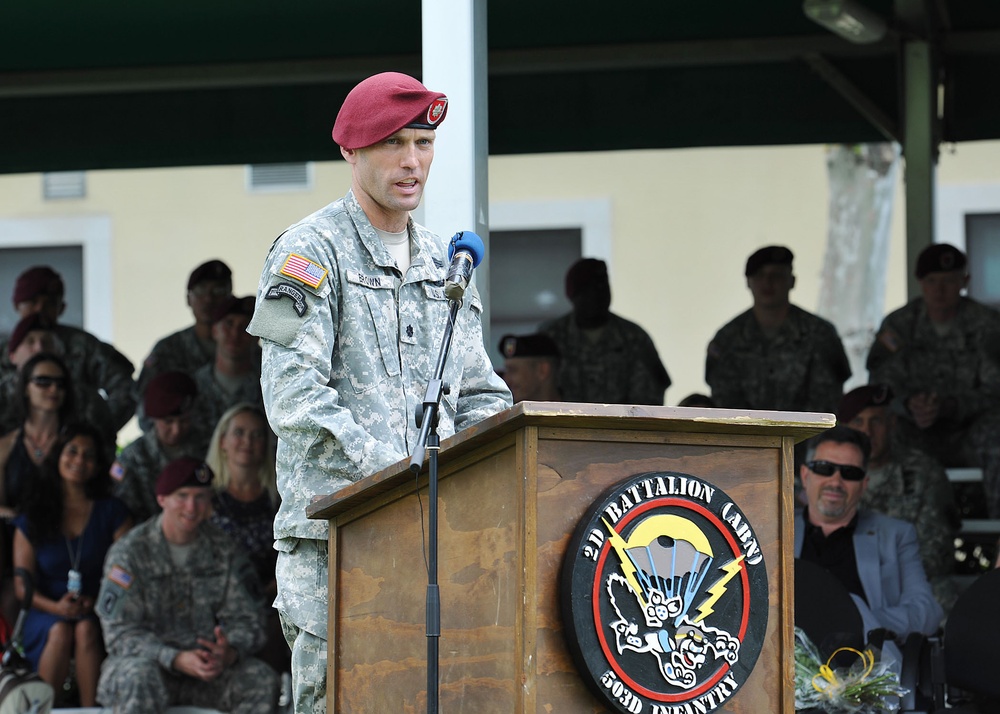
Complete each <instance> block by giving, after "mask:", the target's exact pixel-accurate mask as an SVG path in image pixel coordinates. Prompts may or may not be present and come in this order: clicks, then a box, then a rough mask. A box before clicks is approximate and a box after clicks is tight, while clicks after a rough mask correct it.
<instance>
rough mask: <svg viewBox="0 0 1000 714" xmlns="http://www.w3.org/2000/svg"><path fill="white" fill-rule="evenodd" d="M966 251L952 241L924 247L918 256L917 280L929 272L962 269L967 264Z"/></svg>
mask: <svg viewBox="0 0 1000 714" xmlns="http://www.w3.org/2000/svg"><path fill="white" fill-rule="evenodd" d="M966 262H967V261H966V259H965V253H963V252H962V251H960V250H959V249H958V248H956V247H955V246H953V245H951V244H950V243H935V244H934V245H932V246H930V247H928V248H924V249H923V250H922V251H920V255H919V256H917V270H916V274H917V280H919V279H920V278H922V277H924V276H925V275H927V274H928V273H947V272H950V271H952V270H961V269H962V268H964V267H965V264H966Z"/></svg>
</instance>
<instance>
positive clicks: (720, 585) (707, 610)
mask: <svg viewBox="0 0 1000 714" xmlns="http://www.w3.org/2000/svg"><path fill="white" fill-rule="evenodd" d="M743 558H744V556H742V555H741V556H740V557H739V558H737V559H736V560H733V561H731V562H729V563H726V564H725V565H723V566H722V567H721V568H719V570H722V571H724V572H725V575H723V576H722V577H720V578H719V579H718V580H716V581H715V583H714V584H713V585H712V587H710V588H709V589H708V592H709V593H711V594H710V595H709V597H707V598H705V601H704V602H703V603H702V604H701V605H699V606H698V617H696V618H694V621H695V622H701V621H702V620H704V619H705V618H706V617H708V616H709V615H711V614H712V613H713V612H715V611H714V610H713V609H712V605H714V604H715V603H717V602H718V601H719V598H720V597H722V596H723V595H725V593H726V583H728V582H729V581H730V580H732V579H733V578H734V577H736V574H737V573H739V572H740V569H741V567H742V566H741V565H740V563H742V562H743Z"/></svg>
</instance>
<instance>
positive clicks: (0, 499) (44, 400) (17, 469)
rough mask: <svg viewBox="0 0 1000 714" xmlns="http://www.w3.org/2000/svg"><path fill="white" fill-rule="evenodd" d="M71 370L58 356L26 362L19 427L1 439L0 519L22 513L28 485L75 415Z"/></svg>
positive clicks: (42, 354) (20, 385) (19, 390)
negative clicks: (19, 511) (18, 512)
mask: <svg viewBox="0 0 1000 714" xmlns="http://www.w3.org/2000/svg"><path fill="white" fill-rule="evenodd" d="M70 387H71V384H70V376H69V370H68V369H67V368H66V365H65V363H64V362H63V361H62V359H60V358H59V357H58V356H56V355H54V354H52V353H51V352H40V353H38V354H36V355H35V356H34V357H32V358H31V359H29V360H28V361H27V362H25V363H24V366H23V367H22V368H21V373H20V376H19V378H18V387H17V395H18V397H19V399H18V401H17V403H16V404H15V407H16V409H17V421H18V424H20V426H19V427H18V428H16V429H14V430H13V431H11V432H10V433H8V434H6V435H5V436H4V437H3V438H0V474H2V478H0V518H12V517H13V516H14V514H15V513H16V512H17V511H18V510H19V507H20V503H21V500H22V498H23V497H24V492H25V488H26V487H27V484H29V483H30V482H32V481H34V480H35V479H37V478H38V470H39V467H40V465H41V464H42V462H43V461H44V460H45V457H46V456H47V455H48V454H49V451H50V450H51V449H52V445H53V444H54V443H55V441H56V437H57V435H58V434H59V429H60V427H61V426H62V425H63V424H65V423H66V422H68V421H69V420H70V418H71V417H72V414H73V399H72V396H71V395H72V389H71V388H70Z"/></svg>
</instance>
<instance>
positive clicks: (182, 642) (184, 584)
mask: <svg viewBox="0 0 1000 714" xmlns="http://www.w3.org/2000/svg"><path fill="white" fill-rule="evenodd" d="M161 520H162V517H158V518H154V519H151V520H149V521H146V522H145V523H143V524H141V525H139V526H136V527H135V528H134V529H132V530H131V531H130V532H129V533H127V534H126V535H125V536H123V537H122V539H121V540H119V541H118V542H117V543H115V545H113V546H112V548H111V550H110V551H108V555H107V558H106V560H105V563H104V579H103V580H102V582H101V590H100V593H99V594H98V597H97V605H96V607H95V611H96V612H97V615H98V617H99V618H100V620H101V627H102V629H103V632H104V641H105V644H106V645H107V650H108V655H109V656H108V658H107V659H106V660H105V661H104V664H103V666H102V667H101V679H100V682H99V684H98V695H97V699H98V701H99V702H101V704H103V705H104V706H113V707H114V711H115V713H116V714H159V713H160V712H165V711H166V709H167V706H168V704H170V705H173V704H187V705H193V706H203V707H213V708H216V709H220V710H222V711H227V712H233V713H234V714H270V713H271V712H274V711H275V704H276V702H277V695H278V675H277V673H275V672H274V670H272V669H271V668H270V667H268V666H267V665H266V664H264V663H263V662H261V661H260V660H258V659H256V658H254V657H251V656H250V655H251V654H252V653H253V652H255V651H256V650H257V649H258V648H259V647H260V646H261V644H263V642H264V629H263V620H262V617H261V613H262V607H261V605H262V603H261V600H260V597H259V592H258V590H259V586H258V585H257V581H256V575H255V574H254V572H253V567H252V566H251V565H250V561H249V560H248V559H247V557H246V555H244V554H243V552H242V551H241V550H240V549H239V548H238V547H237V546H236V545H235V544H234V543H233V542H232V540H231V539H230V538H229V536H227V535H226V534H225V533H223V532H222V531H220V530H218V529H217V528H216V527H215V526H213V525H211V524H210V523H203V524H202V526H201V528H200V531H199V533H198V536H197V538H196V540H195V541H194V542H193V543H192V545H191V546H190V548H189V551H188V554H187V557H188V560H187V562H186V563H185V564H184V566H183V567H177V566H175V565H174V563H173V559H172V556H171V551H170V547H169V545H168V543H167V540H166V538H164V536H163V531H162V529H161V525H160V524H161ZM219 624H221V625H222V626H223V628H224V630H225V633H226V637H227V638H228V639H229V644H230V645H232V646H233V647H234V648H235V649H236V650H237V651H238V653H239V658H238V659H237V661H236V663H235V664H233V665H232V666H231V667H228V668H226V670H224V671H223V673H222V674H221V675H220V676H219V677H218V678H216V679H214V680H212V681H211V682H203V681H201V680H198V679H195V678H194V677H189V676H186V675H183V674H181V673H179V672H176V671H174V670H173V669H172V664H173V661H174V659H175V658H176V657H177V655H178V654H180V652H181V651H182V650H189V649H195V648H197V647H198V644H197V641H196V640H197V638H199V637H201V638H204V639H209V640H214V639H215V637H214V629H215V626H216V625H219Z"/></svg>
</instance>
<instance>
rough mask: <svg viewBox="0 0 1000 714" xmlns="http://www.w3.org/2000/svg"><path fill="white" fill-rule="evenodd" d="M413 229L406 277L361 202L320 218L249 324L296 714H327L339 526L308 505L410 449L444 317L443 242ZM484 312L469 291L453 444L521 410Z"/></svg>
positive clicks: (448, 416) (301, 226)
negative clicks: (257, 359) (313, 514)
mask: <svg viewBox="0 0 1000 714" xmlns="http://www.w3.org/2000/svg"><path fill="white" fill-rule="evenodd" d="M409 232H410V236H411V245H412V254H413V255H412V262H411V265H410V267H409V269H408V270H407V272H406V275H405V276H400V273H399V270H398V268H397V267H396V263H395V261H394V260H393V258H392V256H391V255H390V254H389V252H388V250H387V249H386V248H385V246H384V245H383V243H382V241H381V240H380V239H379V237H378V235H377V234H376V233H375V230H374V228H372V226H371V223H369V221H368V218H367V216H366V215H365V213H364V211H363V210H362V209H361V206H360V205H358V202H357V200H356V199H355V197H354V195H353V193H348V195H347V196H346V197H345V198H343V199H341V200H338V201H335V202H334V203H331V204H330V205H328V206H326V207H324V208H322V209H320V210H319V211H317V212H316V213H314V214H312V215H311V216H309V217H307V218H305V219H304V220H302V221H301V222H299V223H298V224H296V225H294V226H292V227H291V228H289V229H288V230H287V231H286V232H285V233H284V234H283V235H281V236H280V237H279V238H278V239H277V240H276V241H275V243H274V245H273V246H272V247H271V251H270V253H269V255H268V257H267V261H266V263H265V265H264V270H263V273H262V275H261V280H260V288H259V291H258V296H257V305H256V308H255V311H254V318H253V321H252V322H251V323H250V326H249V327H248V331H249V332H250V333H251V334H253V335H257V336H259V337H261V338H262V348H263V361H262V379H261V381H262V385H263V388H264V403H265V405H266V407H267V416H268V420H269V421H270V424H271V427H272V428H273V429H274V431H275V433H276V434H277V436H278V439H279V442H278V453H277V473H278V491H279V493H280V496H281V505H280V507H279V509H278V514H277V516H276V517H275V522H274V535H275V538H276V539H277V543H276V544H275V548H276V549H277V550H278V551H279V554H278V565H277V579H278V597H277V600H276V601H275V607H276V608H277V609H278V611H279V612H280V613H281V617H282V624H283V626H284V627H285V630H286V635H287V636H289V637H290V639H289V642H290V643H291V642H292V640H291V637H295V638H296V639H295V643H294V644H293V645H292V661H293V667H292V676H293V689H294V692H293V696H294V698H295V702H296V704H295V706H296V709H295V711H296V712H302V711H307V710H308V711H317V712H322V711H325V706H324V702H323V701H322V699H323V697H324V694H325V658H323V655H325V642H323V641H325V640H326V636H327V616H326V608H327V575H326V567H327V556H326V546H327V542H326V541H327V535H328V534H327V530H328V529H327V523H326V522H325V521H322V520H309V519H307V518H306V506H308V505H309V503H310V502H311V501H312V500H313V498H314V497H315V496H318V495H323V494H329V493H333V492H335V491H337V490H338V489H340V488H342V487H344V486H346V485H348V484H350V483H351V482H353V481H357V480H359V479H361V478H363V477H364V476H367V475H369V474H372V473H375V472H376V471H378V470H380V469H382V468H385V467H387V466H390V465H391V464H393V463H395V462H397V461H399V460H400V459H403V458H405V457H406V456H407V455H408V454H409V453H410V451H411V449H412V448H413V447H414V446H415V445H416V439H417V434H418V430H417V428H416V425H415V424H414V418H413V415H414V410H415V408H416V407H417V406H418V405H419V404H420V403H421V402H422V401H423V398H424V393H425V391H426V388H427V381H428V379H429V378H430V377H431V376H432V375H433V372H434V366H435V362H436V359H437V354H438V350H439V345H440V342H441V337H442V335H443V333H444V329H445V323H446V321H447V316H448V306H449V303H448V301H447V299H446V298H445V296H444V291H443V282H442V281H443V278H444V276H445V272H446V263H445V261H446V260H447V248H446V245H445V243H444V241H442V240H441V239H440V238H438V237H437V236H435V235H433V234H431V233H430V232H428V231H427V230H426V229H424V228H423V227H421V226H419V225H417V224H415V223H413V222H412V221H410V222H409ZM290 256H291V257H293V258H294V257H295V256H298V257H299V258H300V259H299V260H297V263H298V266H299V270H296V269H295V268H292V267H288V266H291V263H288V261H289V259H290ZM283 271H284V273H283ZM289 273H291V274H297V275H299V276H300V277H292V276H291V275H289ZM481 314H482V304H481V302H480V300H479V295H478V293H477V291H476V290H475V288H474V287H472V286H470V287H469V289H468V290H467V292H466V294H465V302H464V305H463V307H462V309H461V310H459V312H458V316H457V319H456V325H455V332H454V340H453V342H452V346H451V353H450V357H449V359H448V363H447V366H446V369H445V373H444V381H445V382H446V383H447V384H449V385H450V386H451V391H450V393H449V394H446V395H444V397H443V398H442V403H441V413H440V423H439V427H438V432H439V434H440V435H441V437H442V438H445V437H448V436H450V435H451V434H453V433H455V432H456V431H457V430H460V429H463V428H465V427H467V426H469V425H471V424H474V423H476V422H478V421H480V420H482V419H483V418H485V417H488V416H490V415H491V414H494V413H496V412H498V411H500V410H502V409H504V408H506V407H507V406H509V405H510V403H511V397H510V391H509V390H508V389H507V387H506V385H504V383H503V381H502V380H501V379H500V378H499V377H498V376H497V375H496V373H495V372H494V371H493V368H492V366H491V364H490V361H489V357H488V356H487V353H486V350H485V348H484V346H483V336H482V325H481V322H480V320H481ZM414 555H415V557H416V554H414ZM303 633H305V634H304V635H303ZM300 635H302V636H301V637H300ZM300 640H301V641H302V644H301V645H300ZM317 640H319V641H317ZM303 650H305V651H303ZM306 660H308V662H307V661H306ZM306 664H308V668H306V667H304V665H306ZM310 671H311V672H312V673H313V675H314V676H315V679H313V680H312V681H310V679H309V677H310V676H313V675H310V674H306V675H305V676H303V673H307V672H310ZM310 690H311V691H310Z"/></svg>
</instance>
